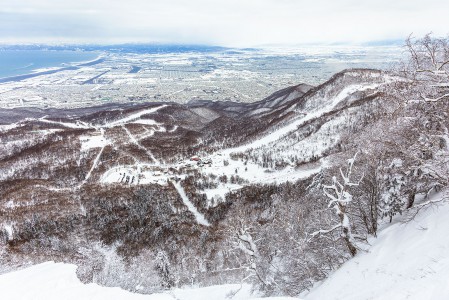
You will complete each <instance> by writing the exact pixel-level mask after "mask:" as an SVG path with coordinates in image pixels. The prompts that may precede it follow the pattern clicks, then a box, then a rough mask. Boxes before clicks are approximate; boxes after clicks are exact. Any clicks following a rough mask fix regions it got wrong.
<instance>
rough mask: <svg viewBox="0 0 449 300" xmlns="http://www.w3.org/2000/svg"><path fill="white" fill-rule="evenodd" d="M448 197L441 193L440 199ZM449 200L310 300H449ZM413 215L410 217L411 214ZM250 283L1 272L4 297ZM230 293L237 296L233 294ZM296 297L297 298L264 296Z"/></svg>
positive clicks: (183, 297)
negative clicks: (140, 282) (110, 281)
mask: <svg viewBox="0 0 449 300" xmlns="http://www.w3.org/2000/svg"><path fill="white" fill-rule="evenodd" d="M442 197H447V193H446V194H439V195H438V196H437V197H436V198H434V200H438V199H441V198H442ZM448 215H449V203H447V202H442V203H441V204H440V205H439V206H433V207H430V208H428V209H427V210H425V211H421V212H420V213H419V214H418V215H417V216H416V217H415V218H414V219H413V220H412V221H410V222H396V223H395V224H392V225H389V224H386V225H385V228H384V229H383V230H381V231H380V232H379V235H378V238H373V239H371V240H370V243H371V244H372V246H371V247H370V248H369V249H368V250H367V251H366V252H365V253H360V254H358V255H357V256H356V257H355V258H353V259H351V260H349V261H348V262H346V263H345V264H344V265H343V266H342V267H341V268H340V269H338V270H337V271H335V272H334V273H333V274H331V276H330V277H329V278H328V279H327V280H325V281H324V282H323V283H319V284H317V286H316V287H315V288H314V289H313V290H312V291H311V292H310V293H308V294H306V295H304V298H303V299H304V300H338V299H344V300H368V299H370V300H381V299H382V300H383V299H385V300H387V299H388V300H390V299H394V300H405V299H411V300H443V299H449V240H448V239H447V228H449V218H447V216H448ZM405 217H407V216H405ZM250 290H251V289H250V286H249V285H246V284H244V285H238V284H234V285H221V286H211V287H207V288H193V289H190V288H189V289H175V290H172V291H169V292H165V293H159V294H152V295H141V294H134V293H130V292H127V291H124V290H122V289H120V288H111V287H102V286H99V285H97V284H93V283H91V284H83V283H81V282H80V281H79V279H78V278H77V277H76V266H75V265H71V264H63V263H53V262H47V263H43V264H40V265H35V266H33V267H30V268H27V269H23V270H20V271H16V272H12V273H7V274H3V275H0V291H2V294H1V295H2V299H9V300H13V299H22V300H27V299H33V300H34V299H35V300H37V299H45V300H51V299H62V298H64V299H108V300H110V299H142V300H146V299H148V300H173V299H178V300H202V299H214V300H220V299H223V300H224V299H234V300H246V299H256V297H257V295H252V294H251V292H250ZM230 295H234V296H233V297H232V298H230ZM264 299H270V300H274V299H278V300H280V299H295V298H282V297H275V298H264Z"/></svg>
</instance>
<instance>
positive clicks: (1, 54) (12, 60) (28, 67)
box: [0, 50, 100, 78]
mask: <svg viewBox="0 0 449 300" xmlns="http://www.w3.org/2000/svg"><path fill="white" fill-rule="evenodd" d="M99 55H100V52H96V51H71V50H0V78H5V77H12V76H19V75H24V74H30V73H33V72H35V71H37V70H41V69H48V68H59V67H61V68H62V67H67V66H70V65H74V64H79V63H82V62H88V61H92V60H95V59H96V58H97V57H98V56H99Z"/></svg>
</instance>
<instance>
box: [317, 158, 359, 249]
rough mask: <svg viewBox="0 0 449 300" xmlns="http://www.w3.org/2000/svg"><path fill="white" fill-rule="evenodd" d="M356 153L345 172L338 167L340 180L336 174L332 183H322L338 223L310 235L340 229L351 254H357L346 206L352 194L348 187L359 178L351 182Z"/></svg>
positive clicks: (355, 183) (355, 184)
mask: <svg viewBox="0 0 449 300" xmlns="http://www.w3.org/2000/svg"><path fill="white" fill-rule="evenodd" d="M356 157H357V153H356V154H355V155H354V157H353V158H351V159H349V160H348V167H347V169H346V172H343V170H342V169H341V168H340V176H341V180H340V181H339V180H338V179H337V177H336V176H333V177H332V184H330V185H324V186H323V192H324V194H325V195H326V197H327V198H328V199H329V204H328V207H329V208H331V209H334V210H335V213H336V215H337V216H338V219H339V223H338V224H337V225H335V226H334V227H332V228H330V229H326V230H323V229H321V230H318V231H315V232H314V233H312V237H314V236H317V235H321V234H327V233H331V232H333V231H335V230H341V238H342V239H343V240H344V242H345V244H346V247H347V248H348V250H349V253H350V254H351V255H352V256H355V255H356V254H357V247H356V246H355V241H354V236H353V234H352V230H351V222H350V219H349V215H348V213H347V208H348V206H349V204H350V203H351V202H352V195H351V194H350V193H349V188H350V187H354V186H358V185H359V184H360V181H361V179H360V180H359V181H358V182H352V178H351V176H352V169H353V166H354V162H355V159H356Z"/></svg>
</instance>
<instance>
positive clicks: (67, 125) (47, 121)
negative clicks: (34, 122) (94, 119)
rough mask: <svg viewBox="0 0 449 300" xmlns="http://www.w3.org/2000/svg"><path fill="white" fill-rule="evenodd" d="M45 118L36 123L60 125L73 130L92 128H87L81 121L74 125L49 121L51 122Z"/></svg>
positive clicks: (87, 125)
mask: <svg viewBox="0 0 449 300" xmlns="http://www.w3.org/2000/svg"><path fill="white" fill-rule="evenodd" d="M45 118H46V117H42V118H40V119H38V121H40V122H43V123H48V124H56V125H62V126H64V127H67V128H74V129H89V128H92V127H91V126H89V124H87V123H86V122H82V121H76V123H68V122H57V121H51V120H47V119H45Z"/></svg>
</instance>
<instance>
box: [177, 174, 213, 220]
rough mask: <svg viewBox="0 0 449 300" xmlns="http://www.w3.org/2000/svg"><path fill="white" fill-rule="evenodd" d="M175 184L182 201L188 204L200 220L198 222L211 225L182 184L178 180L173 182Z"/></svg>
mask: <svg viewBox="0 0 449 300" xmlns="http://www.w3.org/2000/svg"><path fill="white" fill-rule="evenodd" d="M173 186H174V187H175V189H176V190H177V191H178V193H179V196H181V199H182V202H183V203H184V204H185V205H186V206H187V208H188V209H189V211H190V212H191V213H192V214H193V215H194V216H195V219H196V221H197V222H198V224H201V225H204V226H210V223H209V222H208V221H207V220H206V218H205V217H204V216H203V215H202V214H201V213H200V212H199V211H198V210H197V209H196V207H195V205H193V203H192V202H190V200H189V198H188V197H187V195H186V192H185V191H184V189H183V187H182V186H181V184H180V183H178V182H173Z"/></svg>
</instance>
